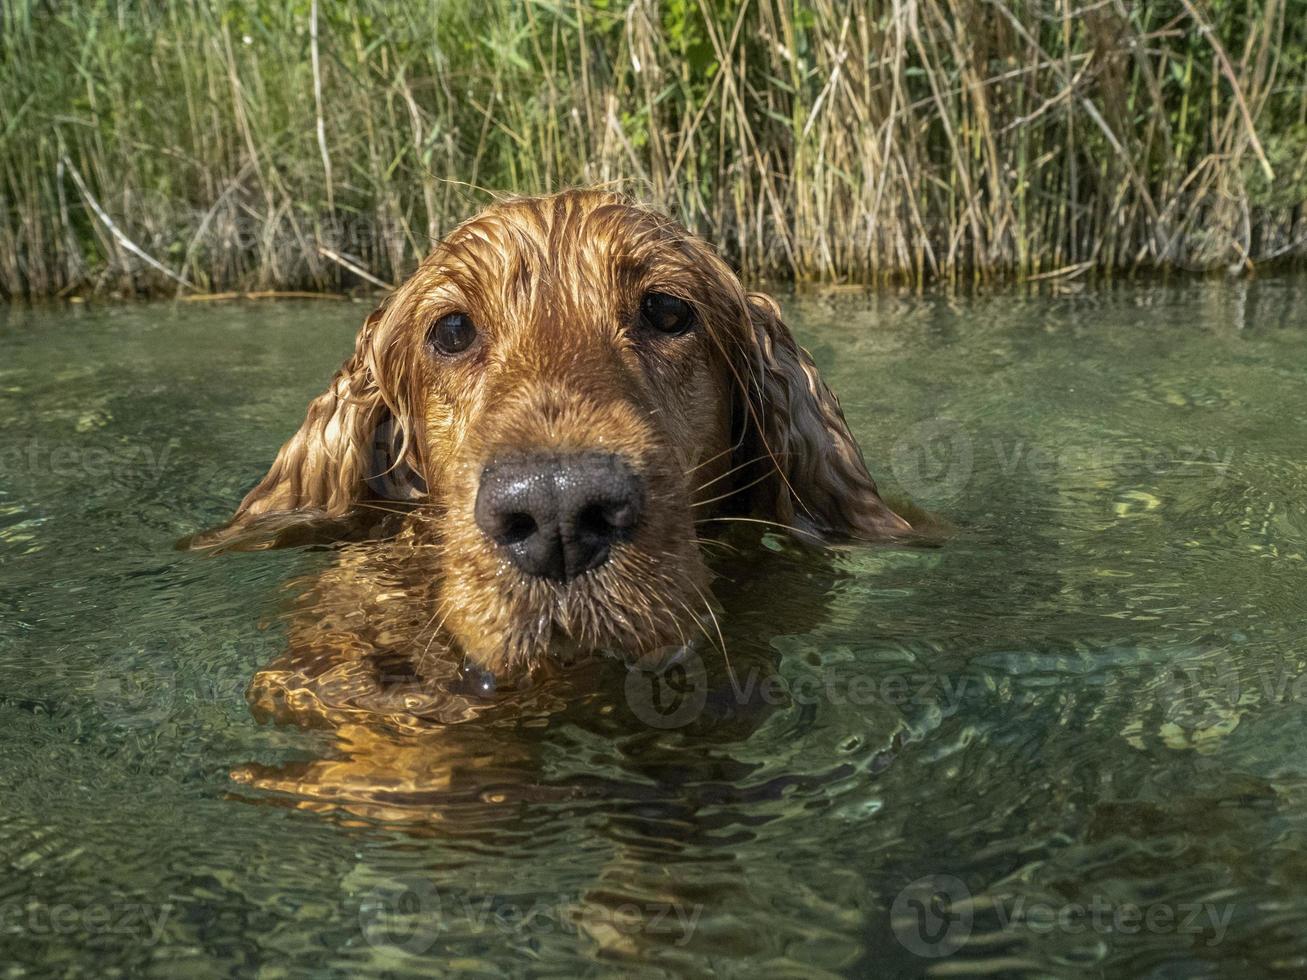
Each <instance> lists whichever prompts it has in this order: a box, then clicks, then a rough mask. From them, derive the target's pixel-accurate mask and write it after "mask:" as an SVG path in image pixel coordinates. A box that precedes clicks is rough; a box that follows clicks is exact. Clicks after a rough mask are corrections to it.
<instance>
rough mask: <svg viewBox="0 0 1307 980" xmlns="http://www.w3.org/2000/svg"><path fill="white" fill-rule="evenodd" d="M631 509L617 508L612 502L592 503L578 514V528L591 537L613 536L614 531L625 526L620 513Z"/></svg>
mask: <svg viewBox="0 0 1307 980" xmlns="http://www.w3.org/2000/svg"><path fill="white" fill-rule="evenodd" d="M629 510H630V508H629V507H616V508H615V507H613V506H612V505H611V504H590V505H589V506H588V507H583V508H581V511H580V513H578V514H577V515H576V530H577V531H578V532H579V533H581V534H585V535H589V536H590V537H611V536H612V534H613V532H614V531H619V530H621V529H622V528H623V527H625V524H624V523H623V518H622V517H621V516H620V515H621V514H622V513H626V512H628V511H629Z"/></svg>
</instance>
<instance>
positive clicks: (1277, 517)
mask: <svg viewBox="0 0 1307 980" xmlns="http://www.w3.org/2000/svg"><path fill="white" fill-rule="evenodd" d="M1304 311H1307V283H1305V282H1303V281H1296V280H1271V281H1261V282H1255V283H1251V284H1248V285H1239V284H1220V285H1214V284H1213V285H1206V284H1192V283H1191V284H1187V285H1185V286H1184V287H1182V288H1180V287H1170V288H1163V287H1131V288H1119V289H1115V290H1112V291H1107V292H1093V291H1088V292H1084V293H1078V294H1071V295H1056V296H1043V297H1038V298H1022V297H1016V296H999V297H990V298H981V299H976V300H967V301H950V300H946V299H942V298H926V299H911V300H906V299H905V300H898V299H880V300H872V301H869V300H867V299H865V298H861V297H858V298H840V299H834V300H812V299H804V300H794V301H791V302H789V303H788V304H787V313H788V314H789V317H790V319H791V322H792V324H793V325H794V326H795V329H796V332H797V333H798V334H799V335H800V338H801V339H802V340H803V342H804V343H805V344H807V345H808V346H809V347H810V348H811V349H812V351H813V353H814V355H815V356H816V358H817V360H818V362H819V364H820V365H821V366H822V367H823V369H824V370H825V372H826V374H827V377H828V378H829V380H830V381H831V382H832V384H833V386H834V387H835V388H836V390H838V391H839V392H841V395H842V400H843V404H844V407H845V410H846V413H847V415H848V417H849V419H850V422H851V424H852V427H853V429H854V431H855V432H856V433H857V434H858V435H859V437H860V438H861V440H862V443H863V447H864V449H865V451H866V455H867V459H868V461H869V463H870V465H871V469H872V471H873V473H874V474H875V475H876V476H877V477H878V478H879V479H880V480H881V482H882V485H883V486H884V488H885V489H886V490H887V491H888V492H889V494H890V495H891V496H903V495H905V494H906V495H908V496H911V497H912V498H913V499H915V500H916V501H918V502H919V503H920V504H923V505H926V506H928V507H931V508H932V509H934V510H935V511H937V512H939V513H941V514H943V515H945V516H946V517H947V518H948V519H949V520H950V521H951V522H952V523H953V524H954V525H955V526H956V527H957V533H956V535H955V536H954V537H953V539H952V540H951V541H949V543H948V544H947V545H946V546H944V547H943V548H939V549H908V550H905V549H884V548H882V549H848V550H840V551H837V552H834V553H831V554H829V555H826V556H820V555H812V554H808V553H805V552H803V551H800V550H798V549H795V548H793V547H791V546H789V545H786V544H783V543H781V542H780V541H778V540H777V539H774V538H772V537H771V536H770V535H768V534H765V533H763V534H758V535H755V536H753V537H752V538H750V537H749V536H748V535H744V536H742V537H741V538H739V539H738V540H736V541H735V542H734V544H735V545H736V546H737V547H740V548H742V549H743V553H742V554H741V555H738V556H736V557H735V558H734V559H729V558H728V559H727V560H725V561H724V562H722V563H721V565H720V571H721V572H722V574H723V576H724V579H723V584H722V588H723V592H724V595H726V596H727V597H725V598H724V599H723V604H724V606H725V607H726V609H725V610H724V612H725V616H724V622H723V624H722V625H723V629H724V632H725V639H726V643H727V647H728V650H730V651H732V652H733V654H734V656H735V657H736V658H737V663H738V664H740V665H744V664H749V663H754V664H757V663H765V664H768V665H769V667H768V671H769V675H768V676H767V677H766V678H764V680H765V681H766V684H767V686H766V687H765V689H764V688H763V687H762V686H761V685H760V686H759V687H758V688H757V689H754V690H751V691H749V692H743V693H740V692H737V693H736V695H735V696H734V697H733V696H732V694H731V692H730V689H726V690H723V689H721V688H720V687H719V688H717V689H715V690H714V693H713V698H712V701H711V702H710V707H711V710H705V712H704V713H703V716H702V717H701V718H699V719H698V721H697V723H696V724H692V725H687V726H685V727H675V726H672V727H658V726H657V725H649V724H641V723H640V721H639V719H638V718H636V717H632V716H631V713H630V712H629V711H626V712H623V711H620V710H616V709H615V710H613V711H605V710H604V707H603V706H604V705H605V704H608V705H609V706H610V707H613V706H616V707H620V706H621V702H622V700H623V698H624V697H626V696H627V694H628V692H627V691H625V690H624V688H623V684H622V682H621V680H620V678H618V679H616V680H614V678H613V675H611V674H609V675H605V677H606V678H607V679H606V680H605V681H604V683H602V684H600V685H599V689H598V690H591V691H589V692H588V693H586V694H585V696H584V698H583V699H582V700H584V701H585V705H584V706H582V707H577V706H576V705H573V704H570V703H569V702H568V700H567V699H566V698H563V697H559V696H556V692H555V696H553V697H540V698H537V699H536V700H534V701H531V702H530V703H529V704H528V705H526V706H524V707H522V708H521V709H520V710H516V709H515V710H512V711H507V712H504V713H502V714H501V715H500V716H497V717H496V718H495V719H494V720H486V719H482V718H473V719H471V720H469V721H466V722H464V723H462V724H455V725H450V726H449V727H448V729H447V730H445V731H441V732H436V733H434V735H429V736H426V737H424V738H422V739H414V740H412V741H410V742H406V741H405V740H404V739H402V738H390V739H385V740H378V741H377V742H375V743H374V742H373V741H372V737H371V735H369V734H368V733H367V732H354V733H353V734H351V735H341V736H332V735H329V734H326V733H323V732H309V731H304V730H301V729H297V728H294V727H290V726H284V725H267V724H259V723H258V722H256V721H255V720H254V718H253V717H252V716H251V713H250V710H249V708H248V707H247V705H246V703H245V700H244V688H245V686H246V684H247V683H248V681H249V679H250V678H251V676H252V675H253V674H254V672H255V671H256V670H257V669H258V668H259V667H261V666H263V665H265V664H267V663H268V662H270V661H272V660H273V659H274V658H275V657H277V655H278V654H279V652H280V651H281V650H282V649H283V646H284V643H285V633H286V628H287V627H286V620H285V615H284V613H285V610H286V609H287V608H288V607H289V606H290V605H291V603H292V602H293V601H294V599H295V597H296V595H297V594H298V593H299V592H301V591H303V589H304V588H306V587H307V586H306V585H304V577H305V576H308V575H311V574H312V573H313V572H315V571H316V570H319V569H322V568H325V567H327V566H328V565H329V564H330V563H331V562H332V561H333V560H334V558H335V556H334V555H333V554H332V553H331V552H329V551H322V550H318V551H309V550H298V551H295V550H291V551H280V552H264V553H255V554H242V555H227V556H220V557H217V558H205V557H201V556H197V555H195V554H191V553H183V552H177V551H175V550H173V542H174V541H175V540H176V539H177V538H178V537H180V536H182V535H184V534H187V533H190V532H192V531H195V530H197V529H199V528H202V527H205V526H208V525H212V524H214V523H217V522H219V521H220V520H222V519H224V518H225V517H226V516H227V515H228V514H229V513H230V511H231V510H232V508H233V506H234V504H235V503H236V502H237V501H238V500H239V498H240V496H241V494H242V493H243V491H244V490H245V489H247V488H248V486H250V485H251V484H252V482H253V481H254V480H255V479H256V478H257V477H258V476H260V475H261V474H262V472H263V471H264V469H265V468H266V464H267V463H268V462H269V460H270V459H271V457H272V455H273V453H274V452H275V450H276V448H277V446H278V445H280V443H281V441H282V440H283V438H284V437H285V436H286V435H287V434H288V433H289V432H290V431H292V430H293V428H294V427H295V426H296V425H297V424H298V422H299V419H300V418H301V417H302V415H303V409H304V406H305V403H306V402H307V400H308V398H309V397H310V396H311V395H313V394H314V393H316V392H317V391H318V390H320V389H321V387H322V385H323V382H324V380H325V378H326V377H327V376H328V375H329V373H330V371H331V370H332V369H333V368H334V367H335V365H336V364H337V363H338V362H339V361H340V359H341V358H342V357H343V356H344V354H345V353H346V352H347V350H348V348H349V344H350V339H351V337H352V335H353V333H354V330H355V329H356V327H357V325H358V324H359V322H360V321H361V319H362V316H363V314H364V313H365V312H366V308H364V307H362V306H357V305H350V304H328V303H311V304H301V305H278V306H269V305H223V306H214V307H204V306H191V305H180V306H172V305H156V306H141V307H126V308H113V309H71V310H69V309H52V310H41V311H27V310H10V311H8V312H7V313H2V314H0V350H3V352H4V353H3V363H2V365H0V427H2V428H0V466H2V468H0V792H2V793H3V803H4V805H3V807H0V867H2V868H3V869H4V870H3V873H2V874H0V973H2V974H3V975H4V976H26V975H32V976H96V977H98V976H111V975H127V974H132V975H153V976H160V977H176V976H219V975H231V974H239V975H258V976H263V977H276V976H282V975H287V974H293V975H306V974H309V975H323V976H408V975H414V976H416V975H430V974H431V973H433V972H440V971H453V970H455V969H460V970H469V971H473V972H475V973H479V974H482V975H494V974H516V975H521V974H523V973H530V974H533V975H554V976H576V975H594V974H608V973H611V974H617V973H622V972H626V971H629V970H630V969H632V968H633V967H635V966H637V965H639V966H640V967H641V968H642V969H643V971H644V972H645V973H646V974H648V975H659V974H666V975H683V974H686V973H690V974H695V973H706V972H709V971H710V970H715V971H718V972H720V973H723V974H726V975H742V974H748V975H750V976H773V975H778V974H786V973H788V974H789V975H804V976H817V975H823V974H830V975H868V976H869V975H875V976H885V975H896V974H897V975H918V974H922V973H927V972H930V971H933V970H938V971H941V972H944V973H949V974H954V975H956V974H959V973H961V974H966V973H972V972H980V971H986V972H990V973H1005V974H1021V973H1027V972H1031V973H1037V974H1041V975H1066V976H1072V975H1081V974H1083V972H1084V971H1085V970H1091V971H1097V972H1099V973H1102V974H1106V975H1116V976H1127V975H1129V976H1133V975H1153V976H1216V975H1232V974H1233V975H1263V974H1266V973H1270V972H1275V971H1283V972H1289V973H1298V972H1301V971H1302V970H1303V969H1304V967H1307V759H1305V757H1304V754H1303V746H1304V744H1307V742H1305V740H1304V736H1307V644H1304V638H1305V636H1307V629H1304V616H1305V615H1307V590H1305V589H1304V584H1305V576H1304V571H1305V569H1304V555H1305V554H1307V515H1305V513H1304V500H1305V495H1307V461H1305V460H1304V449H1307V315H1305V313H1304ZM731 579H733V580H734V583H733V584H732V583H731V581H729V580H731ZM287 582H290V583H291V584H290V585H289V587H287V586H286V585H285V583H287ZM743 672H744V673H746V674H747V673H748V672H747V671H743ZM750 676H753V675H750ZM753 679H754V680H757V677H756V676H754V677H753ZM746 682H747V679H746ZM605 685H607V686H605ZM560 690H563V689H561V688H560ZM628 707H629V706H628ZM636 714H637V715H638V714H639V712H637V713H636ZM250 766H254V767H255V768H256V770H257V771H258V772H262V773H271V774H274V779H275V774H287V779H288V782H287V784H286V785H287V786H288V787H289V786H291V784H292V783H295V781H296V780H298V781H299V783H298V785H302V786H308V785H310V784H311V786H312V787H313V789H312V791H311V792H310V791H305V792H297V791H295V790H294V789H293V788H287V789H283V790H281V791H278V790H277V789H276V788H275V787H274V788H268V787H269V785H272V784H269V783H263V784H258V785H252V784H250V783H249V782H248V781H246V782H238V781H236V780H233V778H232V776H231V774H232V772H233V771H249V769H248V767H250ZM359 771H365V772H366V773H367V775H368V777H369V778H370V779H371V780H373V781H374V782H376V781H377V780H380V781H382V782H384V780H385V779H386V778H387V774H388V773H396V774H404V775H405V777H406V778H407V782H403V781H402V780H399V779H398V777H396V780H397V781H396V785H400V784H401V783H402V785H403V786H404V788H405V789H404V791H403V792H394V793H390V794H389V795H385V794H382V797H384V798H382V797H378V796H377V794H375V793H373V794H372V795H371V796H367V797H366V798H364V797H363V796H360V794H359V792H356V790H357V786H356V783H357V773H358V772H359ZM306 774H307V775H306ZM424 780H428V781H429V783H424V782H423V781H424ZM351 787H354V789H351ZM379 799H380V800H381V803H382V804H384V805H378V800H379ZM360 801H362V802H360ZM364 804H370V805H364Z"/></svg>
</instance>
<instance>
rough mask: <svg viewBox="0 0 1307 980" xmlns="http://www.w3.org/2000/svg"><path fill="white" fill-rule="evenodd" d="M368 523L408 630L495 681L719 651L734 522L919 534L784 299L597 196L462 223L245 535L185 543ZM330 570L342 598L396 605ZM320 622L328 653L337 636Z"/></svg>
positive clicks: (381, 579) (370, 338) (243, 518)
mask: <svg viewBox="0 0 1307 980" xmlns="http://www.w3.org/2000/svg"><path fill="white" fill-rule="evenodd" d="M901 509H902V508H901ZM378 522H385V526H386V527H387V528H388V530H387V532H386V533H388V534H389V533H395V531H396V528H398V529H399V531H398V532H397V535H396V539H397V541H399V542H401V543H399V544H396V545H395V547H397V548H402V549H407V550H408V551H409V552H410V553H411V554H413V555H417V556H420V557H421V558H422V562H421V564H422V567H423V568H424V569H426V570H427V571H426V572H424V574H423V575H422V576H421V581H420V582H417V583H413V582H410V584H409V585H406V586H405V589H406V590H417V592H419V593H420V596H421V601H420V602H418V603H417V607H418V611H417V613H416V614H415V618H414V619H413V623H412V628H413V629H414V630H418V626H419V625H420V624H421V622H422V620H423V619H425V625H424V626H422V627H421V629H422V630H425V631H426V632H427V633H429V634H430V635H431V636H432V637H434V636H436V635H439V637H440V638H441V640H440V642H441V643H442V645H444V646H446V647H447V648H449V649H451V650H455V651H457V653H458V654H460V655H461V657H462V658H463V660H464V662H465V663H467V664H470V665H473V666H474V667H476V668H477V669H479V670H480V671H483V672H485V674H486V675H488V676H494V677H512V676H514V675H517V674H520V673H522V672H524V671H530V670H532V669H534V668H536V667H538V666H540V665H541V664H543V663H546V662H548V661H550V659H551V658H552V657H554V656H558V655H562V654H563V653H566V652H571V653H575V652H576V651H591V652H593V651H605V652H609V653H617V654H619V655H620V656H621V657H622V658H624V659H625V660H626V661H627V662H628V664H632V665H637V666H638V665H647V664H651V663H655V662H657V661H658V660H659V659H665V658H666V657H668V656H669V655H674V651H677V650H681V649H684V648H685V647H686V645H687V644H689V643H691V642H692V641H693V640H694V638H695V637H699V636H708V637H711V635H712V632H713V612H712V596H711V582H710V575H709V572H708V566H707V564H706V562H705V558H704V552H703V548H704V545H705V543H706V542H707V541H708V540H710V539H711V538H712V537H713V534H714V532H715V531H717V530H718V529H720V528H723V527H727V526H729V525H730V524H731V522H759V523H760V524H762V525H765V526H768V527H774V528H776V529H780V530H784V531H786V532H788V533H789V534H791V535H793V536H795V537H797V538H799V539H801V540H804V541H808V542H832V541H840V540H862V541H884V540H903V539H906V538H908V537H910V536H911V535H913V534H914V529H913V527H912V525H911V524H910V523H909V522H908V520H906V519H905V518H904V517H903V516H900V514H899V513H896V512H895V511H894V510H893V509H891V508H890V507H889V506H888V505H887V504H886V503H885V501H884V500H883V499H882V498H881V495H880V493H879V492H878V490H877V486H876V483H875V481H874V480H873V478H872V476H871V475H870V473H869V472H868V469H867V466H866V465H865V463H864V461H863V457H862V454H861V451H860V450H859V448H858V445H857V443H856V441H855V440H854V438H853V436H852V434H851V433H850V431H849V428H848V425H847V424H846V422H845V420H844V415H843V413H842V412H841V410H840V406H839V402H838V401H837V399H836V397H835V395H834V394H833V393H832V392H831V390H830V389H829V388H828V387H827V385H826V384H825V382H824V381H823V380H822V379H821V377H820V376H819V375H818V372H817V369H816V367H815V366H814V364H813V361H812V359H811V357H809V355H808V354H807V353H806V352H805V351H804V350H802V349H801V348H800V347H799V346H798V345H797V344H796V342H795V340H794V338H793V336H792V335H791V333H790V331H789V329H788V328H787V327H786V325H785V324H784V322H783V321H782V319H781V315H780V308H779V306H778V304H777V303H776V302H775V301H774V300H773V299H771V298H770V297H768V296H766V295H763V294H761V293H751V292H746V291H745V289H744V288H743V287H742V286H741V283H740V281H739V279H738V278H737V277H736V276H735V274H734V273H733V272H732V271H731V269H730V268H729V267H728V266H727V264H726V263H725V262H724V261H723V260H722V259H721V258H720V257H719V256H718V255H717V253H716V252H715V251H714V250H713V248H711V247H710V246H709V245H708V243H707V242H705V241H704V240H703V239H701V238H699V237H697V236H695V235H693V234H691V233H690V232H688V231H687V230H686V229H685V228H683V227H682V226H680V225H679V224H677V223H676V222H674V221H672V220H671V219H669V218H668V217H666V216H664V215H662V214H660V213H658V212H656V211H655V210H653V209H651V208H648V207H645V206H642V205H640V204H638V203H635V202H633V201H632V200H630V199H628V198H627V197H625V196H622V195H620V194H616V193H611V192H608V191H603V190H570V191H565V192H562V193H558V194H554V195H550V196H543V197H524V198H515V199H508V200H504V201H501V202H498V203H496V204H494V205H492V206H491V207H489V208H488V209H487V210H485V211H483V212H482V213H481V214H479V215H477V216H476V217H474V218H472V219H471V220H469V221H467V222H465V223H464V224H462V225H460V226H458V227H457V228H455V229H454V230H453V231H452V232H451V233H450V234H449V235H448V236H447V237H445V238H444V240H443V241H441V242H440V243H439V244H438V245H437V246H436V247H435V249H434V250H433V251H432V252H431V254H430V255H429V256H428V257H427V258H426V259H425V260H424V261H423V262H422V263H421V264H420V266H419V267H418V269H417V271H416V272H415V273H414V274H413V275H412V276H411V277H410V278H409V279H408V280H407V281H406V282H405V283H404V284H403V285H402V286H400V287H399V288H398V289H397V290H396V291H395V292H394V293H393V294H392V295H391V296H390V297H389V298H388V299H387V300H386V301H385V302H384V303H383V304H382V306H381V307H380V308H379V309H377V310H376V311H375V312H373V313H372V314H371V315H370V316H369V317H368V318H367V320H366V322H365V323H364V325H363V328H362V330H361V331H360V332H359V334H358V337H357V341H356V343H355V348H354V352H353V354H352V355H351V356H350V357H349V358H348V359H347V360H346V361H345V363H344V364H343V366H342V367H341V368H340V370H339V371H338V372H337V373H336V375H335V376H334V377H333V378H332V380H331V383H330V384H329V385H328V386H327V389H326V390H325V391H324V392H323V393H322V394H321V395H319V396H318V397H317V398H315V399H314V400H313V401H312V402H311V403H310V405H309V407H308V412H307V415H306V417H305V419H304V422H303V424H302V425H301V426H300V428H299V430H298V431H297V432H296V433H295V434H294V435H293V436H292V437H291V438H290V440H289V441H288V442H287V443H286V444H285V445H284V446H283V447H282V448H281V450H280V452H279V453H278V454H277V457H276V460H275V461H274V462H273V464H272V467H271V469H270V470H269V471H268V473H267V475H266V476H264V477H263V479H262V480H260V481H259V483H258V485H257V486H255V487H254V488H253V489H252V490H251V491H250V492H249V494H248V495H247V496H246V497H245V499H244V500H243V501H242V502H241V504H240V506H239V508H238V509H237V510H236V513H235V515H234V517H233V518H232V519H231V521H230V522H229V523H228V524H227V525H225V526H224V527H222V528H219V529H217V530H215V531H212V532H208V533H205V534H202V535H198V536H197V537H196V538H195V539H193V541H192V542H191V544H192V545H194V546H196V547H203V548H210V549H226V548H256V547H271V546H276V545H281V544H290V543H295V542H298V541H304V540H309V539H319V540H320V539H321V538H322V537H326V538H338V539H347V538H349V537H351V536H353V535H358V534H362V533H367V534H370V535H372V536H373V537H375V536H376V534H377V531H376V528H377V526H378ZM364 528H366V529H367V530H366V532H365V531H363V530H361V529H364ZM371 547H372V550H373V551H374V552H375V546H371ZM333 574H334V575H335V576H336V579H337V581H338V583H344V582H348V583H349V584H348V586H347V589H348V591H349V593H350V594H351V596H353V597H354V598H359V597H360V596H363V597H364V598H367V599H369V600H375V599H376V598H377V597H378V596H380V595H382V594H384V593H386V592H387V589H388V588H390V589H391V591H393V582H394V580H393V578H387V577H386V576H385V575H379V576H376V577H375V578H367V577H366V576H364V577H360V574H359V572H358V569H357V567H354V568H350V567H348V564H347V565H346V567H345V568H344V570H340V569H338V570H337V571H336V572H335V573H333ZM387 583H390V585H389V586H388V585H387ZM342 587H345V586H342ZM369 593H371V594H370V595H369ZM410 597H412V593H411V592H410ZM315 629H316V634H317V635H316V638H315V639H314V640H313V641H312V643H311V644H309V645H310V646H311V647H313V648H314V649H316V650H318V651H319V652H321V651H322V650H323V649H324V645H325V644H326V641H325V640H324V637H326V636H329V635H330V634H331V631H330V629H329V628H328V627H327V626H326V625H323V624H316V625H315ZM418 632H419V633H420V632H421V630H418ZM419 639H420V637H419ZM426 642H427V643H428V646H429V644H430V639H428V640H427V641H426ZM669 651H671V652H673V653H670V654H669ZM345 687H346V688H348V687H349V684H348V683H347V684H345Z"/></svg>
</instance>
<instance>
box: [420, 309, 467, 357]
mask: <svg viewBox="0 0 1307 980" xmlns="http://www.w3.org/2000/svg"><path fill="white" fill-rule="evenodd" d="M476 339H477V328H476V324H474V323H473V322H472V318H471V317H470V316H468V315H467V314H466V313H450V314H449V315H448V316H442V317H441V318H440V319H439V320H437V321H436V322H435V323H433V324H432V325H431V329H430V331H428V332H427V343H429V344H430V345H431V346H432V347H433V348H435V350H436V352H437V353H440V354H444V355H445V356H446V357H453V356H454V355H455V354H461V353H463V351H465V350H467V349H468V348H469V347H471V346H472V343H473V341H475V340H476Z"/></svg>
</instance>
